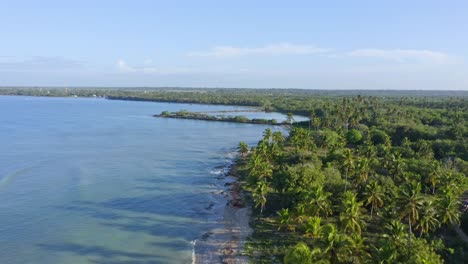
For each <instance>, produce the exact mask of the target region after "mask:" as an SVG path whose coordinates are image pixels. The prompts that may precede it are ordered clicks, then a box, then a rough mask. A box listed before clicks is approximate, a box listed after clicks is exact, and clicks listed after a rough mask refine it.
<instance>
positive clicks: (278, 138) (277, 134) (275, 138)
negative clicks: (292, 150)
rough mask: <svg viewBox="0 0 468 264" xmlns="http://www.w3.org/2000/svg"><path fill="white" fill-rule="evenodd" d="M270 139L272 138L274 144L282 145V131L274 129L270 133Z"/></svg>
mask: <svg viewBox="0 0 468 264" xmlns="http://www.w3.org/2000/svg"><path fill="white" fill-rule="evenodd" d="M271 137H272V139H273V142H275V143H276V144H278V145H280V146H281V145H282V144H283V142H284V135H283V133H281V132H280V131H276V132H273V134H272V136H271Z"/></svg>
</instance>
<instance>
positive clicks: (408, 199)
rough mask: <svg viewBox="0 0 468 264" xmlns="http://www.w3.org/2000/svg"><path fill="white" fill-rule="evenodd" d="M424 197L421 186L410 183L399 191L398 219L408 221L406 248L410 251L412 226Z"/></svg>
mask: <svg viewBox="0 0 468 264" xmlns="http://www.w3.org/2000/svg"><path fill="white" fill-rule="evenodd" d="M423 201H424V197H423V196H422V195H421V184H420V183H419V182H418V183H414V182H413V183H410V184H407V185H406V186H404V188H401V189H400V192H399V197H398V204H399V207H400V217H401V218H402V219H404V218H406V219H408V226H409V233H408V248H409V249H410V250H411V236H412V235H413V231H412V229H411V227H412V224H413V223H415V222H416V221H417V220H418V219H419V212H420V210H421V207H422V205H423Z"/></svg>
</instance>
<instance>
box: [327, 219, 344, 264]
mask: <svg viewBox="0 0 468 264" xmlns="http://www.w3.org/2000/svg"><path fill="white" fill-rule="evenodd" d="M324 232H325V236H324V239H322V243H323V245H322V251H323V254H324V256H325V257H326V258H328V260H330V262H331V263H340V262H341V261H342V260H343V259H344V258H346V257H347V256H349V254H350V252H349V251H347V246H348V245H349V237H348V236H346V235H345V234H340V233H338V230H337V229H336V227H335V226H334V225H332V224H329V225H326V228H325V231H324ZM346 251H347V252H346Z"/></svg>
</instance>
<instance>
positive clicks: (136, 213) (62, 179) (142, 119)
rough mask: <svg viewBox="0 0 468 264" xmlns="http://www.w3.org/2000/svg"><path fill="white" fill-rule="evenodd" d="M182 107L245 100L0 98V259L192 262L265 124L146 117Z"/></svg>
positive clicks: (200, 107)
mask: <svg viewBox="0 0 468 264" xmlns="http://www.w3.org/2000/svg"><path fill="white" fill-rule="evenodd" d="M180 109H187V110H189V111H216V110H227V109H238V110H239V109H244V108H241V107H233V106H209V105H195V104H194V105H189V104H185V105H184V104H170V103H152V102H131V101H111V100H104V99H81V98H33V97H9V96H4V97H2V96H0V149H1V150H2V151H1V152H0V252H2V254H0V263H2V264H9V263H51V264H53V263H120V264H123V263H136V264H138V263H191V261H192V255H193V252H192V250H193V245H192V243H191V241H194V240H196V239H201V238H202V236H203V235H204V234H206V233H207V232H210V230H213V229H216V228H221V227H222V225H221V224H220V223H221V220H222V217H223V213H224V212H223V208H224V206H225V204H226V199H227V198H226V196H225V193H223V192H224V191H225V187H224V181H223V180H222V177H223V172H224V171H223V170H225V166H226V165H227V164H228V163H229V162H230V161H232V159H233V158H234V157H235V154H234V152H235V148H236V146H237V144H238V142H239V141H246V142H247V143H249V144H254V143H256V142H257V141H258V140H259V139H260V137H261V134H262V131H263V130H264V129H265V128H266V126H261V125H249V124H236V123H223V122H219V123H218V122H206V121H195V120H175V119H157V118H153V117H151V115H153V114H157V113H160V112H161V111H164V110H168V111H178V110H180ZM255 115H258V113H255ZM266 117H268V116H266Z"/></svg>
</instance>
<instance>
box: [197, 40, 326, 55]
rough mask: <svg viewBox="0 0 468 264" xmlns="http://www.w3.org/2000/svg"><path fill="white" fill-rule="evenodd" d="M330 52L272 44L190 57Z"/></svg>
mask: <svg viewBox="0 0 468 264" xmlns="http://www.w3.org/2000/svg"><path fill="white" fill-rule="evenodd" d="M327 51H329V50H328V49H323V48H318V47H315V46H311V45H295V44H290V43H280V44H271V45H266V46H263V47H257V48H242V47H233V46H216V47H214V48H213V49H211V50H209V51H204V52H191V53H189V54H188V55H189V56H199V57H216V58H230V57H241V56H248V55H286V54H289V55H294V54H296V55H297V54H301V55H305V54H316V53H324V52H327Z"/></svg>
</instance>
